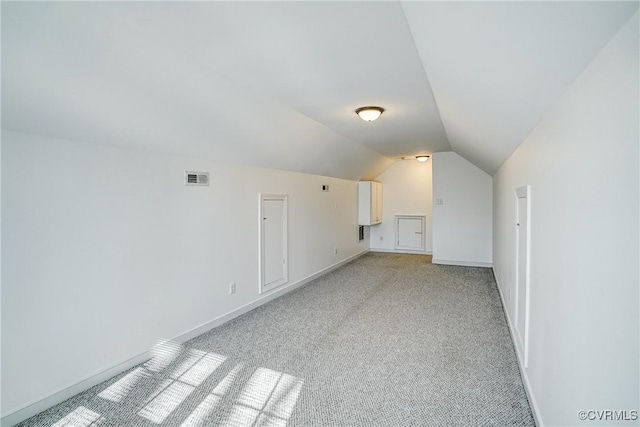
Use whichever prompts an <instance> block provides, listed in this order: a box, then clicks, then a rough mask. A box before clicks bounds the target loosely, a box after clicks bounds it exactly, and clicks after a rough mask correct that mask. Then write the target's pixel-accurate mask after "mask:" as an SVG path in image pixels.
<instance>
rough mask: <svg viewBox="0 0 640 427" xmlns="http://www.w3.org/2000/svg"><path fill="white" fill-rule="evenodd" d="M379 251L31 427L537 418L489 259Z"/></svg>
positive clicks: (161, 351)
mask: <svg viewBox="0 0 640 427" xmlns="http://www.w3.org/2000/svg"><path fill="white" fill-rule="evenodd" d="M429 261H430V257H425V256H419V255H400V254H397V255H396V254H377V253H370V254H367V255H365V256H363V257H361V258H359V259H358V260H356V261H354V262H352V263H350V264H348V265H346V266H344V267H342V268H340V269H338V270H336V271H334V272H332V273H330V274H328V275H325V276H323V277H321V278H319V279H317V280H315V281H313V282H311V283H309V284H308V285H306V286H304V287H302V288H300V289H298V290H296V291H293V292H291V293H290V294H287V295H285V296H283V297H281V298H279V299H277V300H274V301H272V302H270V303H268V304H266V305H264V306H262V307H260V308H258V309H255V310H253V311H251V312H250V313H247V314H245V315H243V316H241V317H238V318H236V319H234V320H233V321H231V322H228V323H226V324H225V325H223V326H221V327H218V328H215V329H213V330H211V331H210V332H208V333H205V334H203V335H201V336H199V337H197V338H195V339H193V340H191V341H189V342H187V343H185V344H183V345H177V344H172V343H166V344H164V345H163V346H161V347H159V348H158V349H157V356H156V357H155V358H154V359H152V360H151V361H149V362H147V363H146V364H144V365H140V366H138V367H136V368H134V369H132V370H130V371H128V372H126V373H124V374H121V375H119V376H117V377H115V378H112V379H111V380H109V381H106V382H105V383H103V384H100V385H98V386H96V387H93V388H92V389H90V390H88V391H87V392H84V393H82V394H79V395H77V396H75V397H73V398H72V399H69V400H68V401H66V402H64V403H62V404H60V405H58V406H56V407H54V408H51V409H49V410H47V411H45V412H43V413H41V414H39V415H37V416H35V417H33V418H31V419H29V420H27V421H25V422H24V423H23V424H21V425H22V426H25V427H26V426H50V425H55V426H56V427H61V426H67V425H68V426H89V425H92V426H96V425H101V426H126V425H132V426H157V425H162V426H181V425H182V426H218V425H227V426H238V427H240V426H243V427H244V426H279V425H290V426H389V427H396V426H445V425H446V426H458V425H459V426H471V425H474V426H489V425H495V426H514V425H516V426H531V425H534V421H533V418H532V415H531V411H530V408H529V403H528V401H527V398H526V395H525V391H524V388H523V385H522V381H521V379H520V374H519V370H518V365H517V362H516V356H515V353H514V349H513V344H512V341H511V338H510V335H509V330H508V327H507V324H506V320H505V317H504V314H503V311H502V306H501V303H500V298H499V295H498V291H497V288H496V284H495V281H494V279H493V275H492V272H491V270H490V269H482V268H470V267H451V266H438V265H432V264H431V263H430V262H429Z"/></svg>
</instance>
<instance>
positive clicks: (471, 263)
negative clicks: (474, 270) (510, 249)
mask: <svg viewBox="0 0 640 427" xmlns="http://www.w3.org/2000/svg"><path fill="white" fill-rule="evenodd" d="M431 263H432V264H441V265H457V266H459V267H483V268H492V267H493V263H491V262H477V261H452V260H448V259H438V258H433V259H432V260H431Z"/></svg>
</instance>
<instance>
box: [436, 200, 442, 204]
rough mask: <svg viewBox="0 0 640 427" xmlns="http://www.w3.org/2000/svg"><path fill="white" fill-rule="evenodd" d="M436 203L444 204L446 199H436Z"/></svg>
mask: <svg viewBox="0 0 640 427" xmlns="http://www.w3.org/2000/svg"><path fill="white" fill-rule="evenodd" d="M436 205H444V199H436Z"/></svg>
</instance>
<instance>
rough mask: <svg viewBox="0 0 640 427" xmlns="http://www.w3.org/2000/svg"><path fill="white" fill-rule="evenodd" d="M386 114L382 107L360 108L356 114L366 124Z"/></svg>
mask: <svg viewBox="0 0 640 427" xmlns="http://www.w3.org/2000/svg"><path fill="white" fill-rule="evenodd" d="M383 112H384V108H382V107H373V106H369V107H360V108H358V109H357V110H356V114H357V115H358V116H359V117H360V118H361V119H362V120H364V121H365V122H372V121H374V120H376V119H377V118H378V117H380V115H381V114H382V113H383Z"/></svg>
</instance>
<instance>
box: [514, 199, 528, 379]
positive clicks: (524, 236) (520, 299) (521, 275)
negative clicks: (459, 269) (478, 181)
mask: <svg viewBox="0 0 640 427" xmlns="http://www.w3.org/2000/svg"><path fill="white" fill-rule="evenodd" d="M516 196H517V222H516V236H517V251H518V254H517V258H516V259H517V266H516V269H517V276H516V277H517V279H516V316H515V317H516V332H517V336H518V341H519V343H518V344H519V346H520V348H521V350H522V353H523V359H524V365H525V367H527V364H528V357H527V356H528V350H529V349H528V332H529V330H528V327H529V325H528V323H529V245H528V239H529V224H528V222H529V217H528V203H529V199H528V197H527V196H528V191H527V187H523V188H522V189H518V191H517V192H516Z"/></svg>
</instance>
